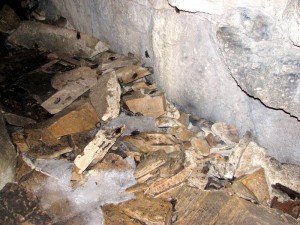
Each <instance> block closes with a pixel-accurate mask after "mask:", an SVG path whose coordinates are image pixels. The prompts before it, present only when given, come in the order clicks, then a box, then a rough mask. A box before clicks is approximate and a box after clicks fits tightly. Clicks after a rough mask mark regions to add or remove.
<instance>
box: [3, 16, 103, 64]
mask: <svg viewBox="0 0 300 225" xmlns="http://www.w3.org/2000/svg"><path fill="white" fill-rule="evenodd" d="M76 36H77V32H76V31H75V30H69V29H66V28H60V27H56V26H52V25H48V24H44V23H39V22H34V21H23V22H22V23H21V25H20V26H19V27H18V29H17V30H16V31H15V32H14V33H12V34H11V35H10V36H9V38H8V41H9V42H11V43H14V44H16V45H21V46H24V47H26V48H34V47H35V45H37V46H38V47H40V48H45V49H47V50H48V51H52V52H58V53H64V54H68V55H71V56H77V57H82V58H91V57H93V56H95V55H97V54H99V53H101V52H105V51H107V50H108V48H109V46H108V45H107V44H106V43H104V42H101V41H99V40H98V39H97V38H94V37H91V36H88V35H87V34H84V33H80V38H79V39H78V38H76Z"/></svg>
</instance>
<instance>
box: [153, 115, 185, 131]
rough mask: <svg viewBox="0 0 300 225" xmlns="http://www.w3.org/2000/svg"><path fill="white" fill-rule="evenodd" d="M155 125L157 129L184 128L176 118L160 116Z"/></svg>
mask: <svg viewBox="0 0 300 225" xmlns="http://www.w3.org/2000/svg"><path fill="white" fill-rule="evenodd" d="M155 124H156V126H157V127H160V128H163V127H179V126H182V124H181V123H180V122H179V121H178V120H177V119H174V118H170V117H165V116H160V117H158V118H156V120H155Z"/></svg>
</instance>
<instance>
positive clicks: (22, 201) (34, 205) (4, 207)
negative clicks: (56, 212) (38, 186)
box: [0, 183, 52, 225]
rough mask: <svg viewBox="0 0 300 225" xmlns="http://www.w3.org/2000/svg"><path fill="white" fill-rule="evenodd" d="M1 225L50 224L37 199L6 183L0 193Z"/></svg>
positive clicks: (16, 186)
mask: <svg viewBox="0 0 300 225" xmlns="http://www.w3.org/2000/svg"><path fill="white" fill-rule="evenodd" d="M0 222H1V224H24V225H25V224H41V225H50V224H52V222H51V218H50V217H49V216H48V215H47V214H46V212H45V211H43V210H42V208H41V206H40V205H39V203H38V199H37V197H36V196H35V195H33V194H32V193H30V192H28V191H26V190H25V189H23V188H22V187H20V186H19V185H18V184H14V183H7V184H6V185H5V187H4V188H3V189H2V190H1V191H0Z"/></svg>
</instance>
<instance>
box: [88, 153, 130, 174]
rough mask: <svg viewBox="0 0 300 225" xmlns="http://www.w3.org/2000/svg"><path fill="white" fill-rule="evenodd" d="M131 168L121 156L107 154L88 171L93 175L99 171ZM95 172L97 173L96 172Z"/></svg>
mask: <svg viewBox="0 0 300 225" xmlns="http://www.w3.org/2000/svg"><path fill="white" fill-rule="evenodd" d="M130 169H132V167H131V166H130V165H129V164H128V162H127V161H126V160H125V159H123V158H122V157H121V156H119V155H117V154H113V153H107V154H106V155H105V157H104V158H103V160H102V161H101V162H99V163H97V164H96V165H95V166H93V168H92V169H91V170H92V171H90V172H91V173H93V171H95V173H98V172H99V171H105V170H120V171H124V170H130ZM96 171H97V172H96Z"/></svg>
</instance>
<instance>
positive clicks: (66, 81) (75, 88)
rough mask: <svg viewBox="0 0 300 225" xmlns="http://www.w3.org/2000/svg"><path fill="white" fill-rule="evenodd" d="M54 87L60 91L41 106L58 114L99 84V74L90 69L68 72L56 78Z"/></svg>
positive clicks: (83, 68) (53, 83) (80, 68)
mask: <svg viewBox="0 0 300 225" xmlns="http://www.w3.org/2000/svg"><path fill="white" fill-rule="evenodd" d="M54 78H55V80H52V85H54V88H56V89H58V91H57V92H56V93H55V94H54V95H52V96H51V97H50V98H48V99H47V100H46V101H44V102H43V103H42V104H41V106H42V107H43V108H44V109H46V110H47V111H48V112H49V113H51V114H56V113H58V112H60V111H62V110H63V109H64V108H66V107H67V106H69V105H70V104H71V103H72V102H74V101H75V100H76V99H77V98H78V97H79V96H81V95H82V94H83V93H85V92H86V91H87V90H89V89H90V88H91V87H92V86H94V85H95V83H96V82H97V73H96V71H95V70H92V69H90V68H89V67H79V68H78V69H75V70H71V71H69V72H66V74H61V75H60V76H59V78H58V76H56V77H54Z"/></svg>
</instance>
